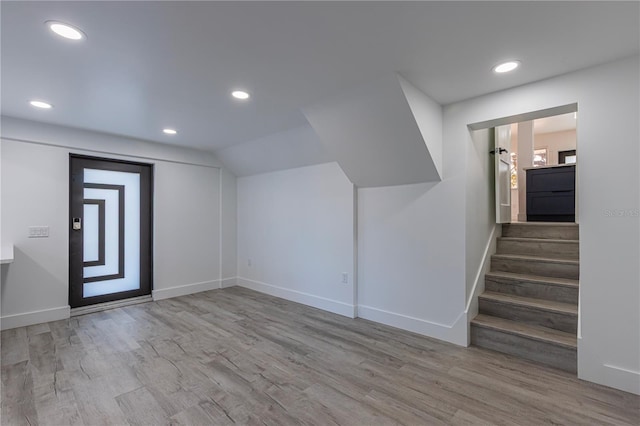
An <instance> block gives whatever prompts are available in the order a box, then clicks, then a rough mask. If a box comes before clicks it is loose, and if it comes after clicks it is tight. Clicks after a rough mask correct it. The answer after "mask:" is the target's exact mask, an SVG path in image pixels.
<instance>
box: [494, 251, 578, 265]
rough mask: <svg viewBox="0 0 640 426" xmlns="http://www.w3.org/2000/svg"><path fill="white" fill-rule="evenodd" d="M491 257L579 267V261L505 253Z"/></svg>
mask: <svg viewBox="0 0 640 426" xmlns="http://www.w3.org/2000/svg"><path fill="white" fill-rule="evenodd" d="M493 257H495V258H499V259H514V260H525V261H529V262H548V263H557V264H559V265H575V266H580V261H579V260H577V259H558V258H557V257H545V256H531V255H527V254H506V253H497V254H494V255H493Z"/></svg>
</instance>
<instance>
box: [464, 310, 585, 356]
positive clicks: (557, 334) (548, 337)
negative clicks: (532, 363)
mask: <svg viewBox="0 0 640 426" xmlns="http://www.w3.org/2000/svg"><path fill="white" fill-rule="evenodd" d="M471 323H472V324H474V325H476V326H478V327H484V328H490V329H493V330H499V331H502V332H504V333H508V334H513V335H518V336H522V337H526V338H528V339H532V340H537V341H540V342H545V343H550V344H554V345H557V346H563V347H565V348H569V349H576V348H577V347H578V339H577V337H576V336H575V335H574V334H572V333H566V332H564V331H559V330H555V329H553V328H547V327H541V326H538V325H530V324H524V323H521V322H517V321H511V320H508V319H504V318H498V317H494V316H491V315H483V314H479V315H478V316H476V317H475V318H474V319H473V320H472V321H471Z"/></svg>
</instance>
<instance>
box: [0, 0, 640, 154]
mask: <svg viewBox="0 0 640 426" xmlns="http://www.w3.org/2000/svg"><path fill="white" fill-rule="evenodd" d="M1 12H2V29H1V36H2V52H1V55H2V56H1V60H2V62H1V67H2V69H1V71H2V74H1V78H2V81H1V83H2V99H1V100H2V114H4V115H8V116H14V117H20V118H25V119H31V120H38V121H43V122H49V123H54V124H60V125H66V126H72V127H79V128H85V129H89V130H96V131H101V132H108V133H114V134H121V135H126V136H128V137H134V138H141V139H146V140H152V141H159V142H165V143H174V144H178V145H183V146H192V147H197V148H205V149H218V148H221V147H224V146H230V145H233V144H237V143H240V142H244V141H249V140H254V139H257V138H261V137H265V136H267V135H269V134H272V133H276V132H282V131H286V130H288V129H292V128H296V127H300V126H305V125H307V123H306V119H305V117H304V115H303V114H302V112H301V108H304V107H307V106H310V105H313V104H314V103H316V102H320V101H322V100H323V99H325V98H327V97H329V96H330V95H333V94H336V93H338V92H340V91H341V90H343V89H346V88H349V87H352V86H354V85H357V84H362V83H363V82H367V81H373V80H375V79H376V78H378V77H380V76H381V75H387V74H388V73H390V72H399V73H400V74H401V75H402V76H404V77H405V78H406V79H407V80H409V81H410V82H411V83H413V84H414V85H416V86H417V87H418V88H420V89H421V90H423V91H424V92H425V93H427V94H428V95H429V96H431V97H432V98H433V99H435V100H436V101H437V102H439V103H441V104H448V103H452V102H455V101H458V100H462V99H467V98H470V97H474V96H478V95H482V94H486V93H489V92H493V91H497V90H501V89H506V88H510V87H514V86H517V85H521V84H525V83H528V82H532V81H536V80H540V79H544V78H547V77H551V76H554V75H558V74H562V73H566V72H570V71H574V70H577V69H580V68H585V67H588V66H591V65H595V64H599V63H603V62H607V61H611V60H614V59H617V58H621V57H625V56H630V55H634V54H638V52H639V50H640V49H639V44H640V42H639V40H640V30H639V28H640V25H639V20H640V18H639V13H640V5H639V3H638V2H626V3H622V2H495V3H485V2H469V3H466V2H411V3H404V2H390V3H386V2H384V3H383V2H374V3H369V2H354V3H336V2H320V3H315V2H282V3H268V2H257V3H252V2H234V3H231V2H230V3H216V2H3V4H2V10H1ZM52 19H53V20H60V21H65V22H68V23H71V24H74V25H77V26H78V27H80V28H81V29H82V30H84V31H85V32H86V34H87V35H88V39H87V40H86V41H84V42H82V43H72V42H68V41H66V40H62V39H59V38H57V37H54V36H53V35H52V34H51V33H50V32H49V31H48V29H47V28H46V27H45V25H44V22H45V21H47V20H52ZM511 58H517V59H520V60H521V61H522V64H523V65H522V67H521V69H519V70H518V71H516V72H515V73H513V74H510V75H502V76H496V75H494V74H493V73H492V72H491V67H492V65H494V64H495V63H497V62H500V61H501V60H504V59H511ZM233 88H246V89H248V90H249V91H250V92H251V93H252V95H253V96H252V99H251V100H250V101H249V102H245V103H240V102H238V101H234V100H232V99H231V98H230V97H229V92H230V91H231V90H232V89H233ZM33 98H41V99H44V100H48V101H50V102H51V103H53V104H54V105H55V108H54V109H52V110H50V111H40V110H35V109H33V108H32V107H30V106H29V105H28V103H27V102H28V101H29V100H30V99H33ZM167 126H173V127H175V128H177V129H178V131H179V134H178V135H176V136H174V137H169V136H166V135H163V134H162V132H161V129H162V128H163V127H167Z"/></svg>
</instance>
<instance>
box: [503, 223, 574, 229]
mask: <svg viewBox="0 0 640 426" xmlns="http://www.w3.org/2000/svg"><path fill="white" fill-rule="evenodd" d="M504 225H508V226H542V227H544V226H566V227H568V228H577V227H578V226H579V225H578V224H577V223H575V222H511V223H505V224H504Z"/></svg>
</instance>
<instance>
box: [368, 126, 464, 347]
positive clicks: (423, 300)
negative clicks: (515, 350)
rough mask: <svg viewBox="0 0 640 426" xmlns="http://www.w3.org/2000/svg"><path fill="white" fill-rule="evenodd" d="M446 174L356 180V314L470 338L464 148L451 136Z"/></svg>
mask: <svg viewBox="0 0 640 426" xmlns="http://www.w3.org/2000/svg"><path fill="white" fill-rule="evenodd" d="M444 140H445V142H444V143H443V145H442V180H441V181H440V182H437V183H422V184H413V185H401V186H393V187H383V188H358V316H360V317H363V318H367V319H370V320H373V321H378V322H381V323H385V324H388V325H391V326H395V327H400V328H404V329H407V330H411V331H414V332H417V333H421V334H425V335H428V336H432V337H437V338H439V339H443V340H447V341H450V342H454V343H457V344H461V345H466V344H467V322H466V318H465V317H464V310H465V284H464V283H465V242H464V241H465V237H464V223H465V211H464V202H465V184H466V181H465V178H466V175H465V171H464V170H465V162H466V160H465V153H466V147H467V145H470V144H471V142H470V136H469V135H468V134H467V139H450V140H447V130H446V129H444Z"/></svg>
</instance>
